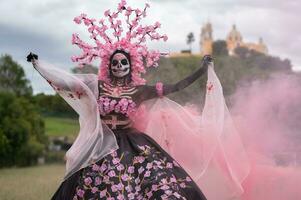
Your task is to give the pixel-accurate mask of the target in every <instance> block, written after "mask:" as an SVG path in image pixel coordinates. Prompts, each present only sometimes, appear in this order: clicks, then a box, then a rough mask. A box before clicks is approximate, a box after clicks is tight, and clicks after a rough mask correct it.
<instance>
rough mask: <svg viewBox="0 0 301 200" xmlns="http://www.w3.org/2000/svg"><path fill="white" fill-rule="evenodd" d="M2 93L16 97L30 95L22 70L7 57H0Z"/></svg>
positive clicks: (28, 85) (0, 90) (28, 84)
mask: <svg viewBox="0 0 301 200" xmlns="http://www.w3.org/2000/svg"><path fill="white" fill-rule="evenodd" d="M3 91H4V92H11V93H14V94H16V95H17V96H20V95H27V96H30V95H31V94H32V88H31V86H30V82H29V80H28V79H26V77H25V73H24V70H23V68H22V67H21V66H20V65H19V64H18V63H16V62H15V61H14V60H13V59H12V57H11V56H9V55H4V56H1V57H0V92H3Z"/></svg>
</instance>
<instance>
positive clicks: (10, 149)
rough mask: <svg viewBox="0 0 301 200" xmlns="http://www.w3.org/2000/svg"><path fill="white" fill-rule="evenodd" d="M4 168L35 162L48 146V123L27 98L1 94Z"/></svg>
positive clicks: (0, 140)
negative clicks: (46, 132)
mask: <svg viewBox="0 0 301 200" xmlns="http://www.w3.org/2000/svg"><path fill="white" fill-rule="evenodd" d="M0 116H1V118H0V130H1V131H0V157H1V161H0V167H4V166H12V165H17V166H25V165H32V164H35V163H36V161H37V158H38V157H39V156H41V155H43V152H44V149H45V146H46V145H47V137H46V136H45V134H44V122H43V120H42V118H41V116H40V115H39V114H38V113H37V111H36V107H35V105H34V104H32V103H31V102H30V101H29V100H28V99H26V98H25V97H17V96H16V95H14V94H12V93H0Z"/></svg>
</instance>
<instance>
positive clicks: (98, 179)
mask: <svg viewBox="0 0 301 200" xmlns="http://www.w3.org/2000/svg"><path fill="white" fill-rule="evenodd" d="M100 184H101V179H100V178H99V177H96V178H95V185H96V186H98V185H100Z"/></svg>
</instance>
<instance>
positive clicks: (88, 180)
mask: <svg viewBox="0 0 301 200" xmlns="http://www.w3.org/2000/svg"><path fill="white" fill-rule="evenodd" d="M84 182H85V185H90V184H91V183H92V179H91V178H90V177H87V178H85V180H84Z"/></svg>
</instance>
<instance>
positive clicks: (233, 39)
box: [170, 22, 268, 57]
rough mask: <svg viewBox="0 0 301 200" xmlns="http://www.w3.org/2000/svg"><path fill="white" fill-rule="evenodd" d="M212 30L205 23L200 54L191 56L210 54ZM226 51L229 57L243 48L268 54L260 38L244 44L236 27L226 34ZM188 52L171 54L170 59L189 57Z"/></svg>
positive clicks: (202, 29) (209, 25)
mask: <svg viewBox="0 0 301 200" xmlns="http://www.w3.org/2000/svg"><path fill="white" fill-rule="evenodd" d="M212 33H213V29H212V25H211V23H209V22H208V23H206V24H205V25H204V26H203V27H202V28H201V34H200V52H198V53H194V54H193V55H195V56H197V55H207V54H210V55H211V54H212V45H213V42H214V39H213V34H212ZM226 43H227V49H228V52H229V55H235V52H234V50H235V48H237V47H245V48H247V49H250V50H254V51H257V52H260V53H263V54H268V48H267V46H266V45H265V44H264V42H263V40H262V38H259V41H258V42H257V43H251V42H244V41H243V37H242V35H241V33H240V32H239V31H238V30H237V29H236V26H235V25H233V27H232V30H231V31H230V32H229V33H228V35H227V37H226ZM191 55H192V54H191V52H190V51H182V52H181V53H172V54H171V55H170V56H171V57H185V56H191Z"/></svg>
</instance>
